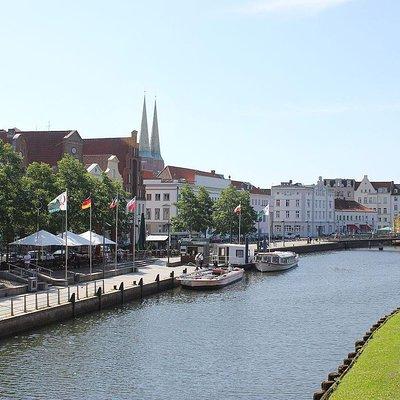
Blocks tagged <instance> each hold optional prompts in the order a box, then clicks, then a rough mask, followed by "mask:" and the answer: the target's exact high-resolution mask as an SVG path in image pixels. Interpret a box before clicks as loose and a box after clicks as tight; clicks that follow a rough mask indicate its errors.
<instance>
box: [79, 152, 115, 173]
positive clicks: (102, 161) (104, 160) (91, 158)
mask: <svg viewBox="0 0 400 400" xmlns="http://www.w3.org/2000/svg"><path fill="white" fill-rule="evenodd" d="M111 156H112V154H84V155H83V163H84V164H85V165H86V167H89V166H90V165H92V164H98V165H99V167H100V168H101V169H102V170H103V171H105V170H106V169H107V167H108V159H109V158H110V157H111Z"/></svg>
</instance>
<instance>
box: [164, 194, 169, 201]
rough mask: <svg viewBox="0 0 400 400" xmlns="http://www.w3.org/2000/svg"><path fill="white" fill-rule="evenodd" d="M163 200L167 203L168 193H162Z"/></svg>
mask: <svg viewBox="0 0 400 400" xmlns="http://www.w3.org/2000/svg"><path fill="white" fill-rule="evenodd" d="M163 200H164V201H169V193H164V194H163Z"/></svg>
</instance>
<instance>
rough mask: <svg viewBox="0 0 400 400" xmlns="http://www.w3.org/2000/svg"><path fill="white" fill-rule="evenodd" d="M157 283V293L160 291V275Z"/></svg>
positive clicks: (157, 277)
mask: <svg viewBox="0 0 400 400" xmlns="http://www.w3.org/2000/svg"><path fill="white" fill-rule="evenodd" d="M156 282H157V291H160V274H157V276H156Z"/></svg>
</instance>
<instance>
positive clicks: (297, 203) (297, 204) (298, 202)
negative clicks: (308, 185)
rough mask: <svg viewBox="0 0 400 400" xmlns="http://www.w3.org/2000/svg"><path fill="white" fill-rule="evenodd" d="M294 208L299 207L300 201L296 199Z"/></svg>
mask: <svg viewBox="0 0 400 400" xmlns="http://www.w3.org/2000/svg"><path fill="white" fill-rule="evenodd" d="M296 207H300V200H299V199H296Z"/></svg>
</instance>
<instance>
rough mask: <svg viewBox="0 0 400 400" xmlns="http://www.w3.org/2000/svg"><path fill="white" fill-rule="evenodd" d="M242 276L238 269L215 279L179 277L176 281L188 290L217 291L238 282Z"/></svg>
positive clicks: (241, 271) (241, 270)
mask: <svg viewBox="0 0 400 400" xmlns="http://www.w3.org/2000/svg"><path fill="white" fill-rule="evenodd" d="M243 274H244V271H243V269H238V270H235V271H230V272H227V273H226V274H224V275H221V276H219V277H216V278H208V277H207V276H204V277H198V278H196V277H195V276H183V277H179V278H178V281H179V282H180V284H181V285H182V286H183V287H186V288H190V289H218V288H221V287H224V286H227V285H230V284H232V283H235V282H238V281H240V280H241V279H242V278H243Z"/></svg>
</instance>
